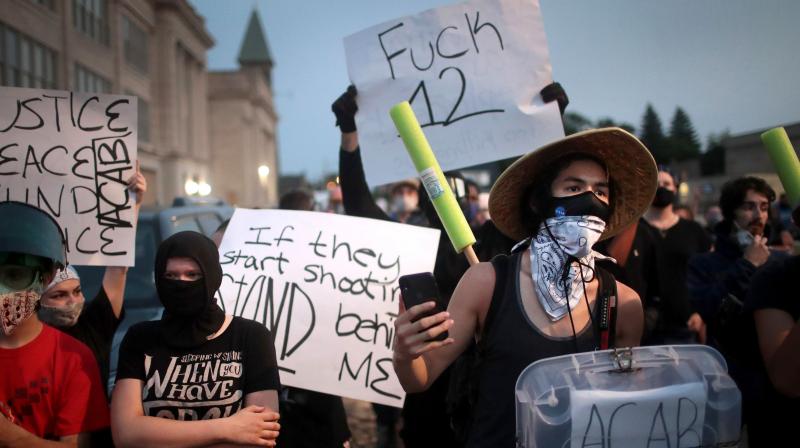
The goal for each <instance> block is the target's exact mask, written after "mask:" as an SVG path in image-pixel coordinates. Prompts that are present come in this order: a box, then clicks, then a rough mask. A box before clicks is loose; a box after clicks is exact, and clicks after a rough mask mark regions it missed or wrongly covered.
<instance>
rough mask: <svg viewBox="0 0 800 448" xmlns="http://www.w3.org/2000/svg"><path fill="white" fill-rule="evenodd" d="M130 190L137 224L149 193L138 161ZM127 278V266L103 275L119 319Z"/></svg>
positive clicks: (106, 290) (111, 268)
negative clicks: (143, 202) (133, 198)
mask: <svg viewBox="0 0 800 448" xmlns="http://www.w3.org/2000/svg"><path fill="white" fill-rule="evenodd" d="M128 189H130V190H131V192H132V193H133V194H134V197H135V201H134V205H133V221H134V222H136V221H137V220H138V219H139V208H140V207H141V206H142V200H143V199H144V194H145V192H147V179H145V177H144V175H143V174H142V171H141V170H140V169H139V161H138V160H137V161H136V173H134V175H133V176H131V178H130V179H128ZM127 277H128V267H127V266H109V267H107V268H106V271H105V273H104V274H103V289H104V290H105V292H106V296H107V297H108V301H109V302H111V309H112V310H114V315H115V316H117V318H119V317H120V315H121V314H122V303H123V301H124V299H125V280H126V279H127Z"/></svg>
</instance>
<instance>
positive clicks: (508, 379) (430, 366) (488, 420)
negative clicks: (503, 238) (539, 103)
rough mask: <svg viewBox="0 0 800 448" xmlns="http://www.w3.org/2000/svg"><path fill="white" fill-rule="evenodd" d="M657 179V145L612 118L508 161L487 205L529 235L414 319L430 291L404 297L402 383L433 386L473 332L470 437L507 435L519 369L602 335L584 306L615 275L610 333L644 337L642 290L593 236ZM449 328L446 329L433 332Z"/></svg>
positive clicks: (508, 438) (508, 440) (398, 347)
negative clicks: (610, 123)
mask: <svg viewBox="0 0 800 448" xmlns="http://www.w3.org/2000/svg"><path fill="white" fill-rule="evenodd" d="M655 189H656V166H655V163H654V162H653V159H652V156H650V153H649V152H648V151H647V149H646V148H645V147H644V145H642V144H641V143H640V142H639V141H638V140H637V139H636V138H635V137H634V136H632V135H631V134H629V133H627V132H626V131H623V130H622V129H618V128H607V129H598V130H591V131H586V132H581V133H578V134H573V135H571V136H569V137H567V138H565V139H562V140H559V141H557V142H555V143H552V144H549V145H546V146H544V147H542V148H540V149H538V150H536V151H534V152H532V153H529V154H527V155H526V156H524V157H522V158H521V159H519V160H518V161H517V162H515V163H514V164H513V165H512V166H511V167H510V168H508V169H507V170H506V171H505V172H504V173H503V175H502V176H501V177H500V178H499V179H498V180H497V182H496V183H495V185H494V187H493V188H492V192H491V196H490V204H489V206H490V211H491V215H492V219H493V220H494V221H495V223H496V225H497V227H498V228H499V229H500V230H501V231H503V232H504V233H505V234H506V235H508V236H509V237H510V238H513V239H517V240H519V239H523V238H526V237H528V238H529V239H528V240H526V241H525V242H524V243H522V244H521V245H520V248H521V249H522V250H517V251H515V253H514V254H513V255H510V256H498V257H496V258H495V259H494V260H493V261H492V262H491V263H480V264H478V265H476V266H473V267H471V268H470V269H469V270H468V271H467V273H466V274H465V275H464V277H463V278H462V279H461V282H460V283H459V284H458V287H457V288H456V291H455V293H454V294H453V297H452V299H451V301H450V305H449V306H448V309H447V311H444V312H441V313H438V314H435V315H433V316H429V317H424V318H421V319H420V317H421V316H422V315H424V313H426V312H428V311H430V310H431V308H432V306H433V302H428V303H425V304H421V305H417V306H414V307H412V308H410V309H408V310H403V309H401V314H400V316H399V317H398V318H397V320H396V321H395V329H396V330H395V335H396V336H395V343H394V366H395V371H396V372H397V375H398V378H399V380H400V383H401V384H402V385H403V388H404V389H405V390H406V391H407V392H417V391H420V390H425V389H426V388H428V387H430V385H431V384H432V383H433V381H435V379H436V378H437V377H438V376H439V374H440V373H441V372H442V371H443V370H444V369H446V368H447V366H449V365H450V363H452V362H453V361H454V360H455V359H456V358H457V357H458V356H459V354H460V353H461V352H462V351H463V350H464V349H465V348H466V347H468V346H469V344H470V341H471V340H472V339H473V338H475V339H477V340H478V344H479V345H478V347H479V349H478V352H479V353H480V354H481V355H480V356H481V363H480V364H479V368H478V371H477V372H476V373H477V377H478V384H477V397H476V400H477V401H476V404H475V414H474V416H473V419H472V422H473V423H472V426H471V428H470V430H469V433H468V440H467V444H466V446H468V447H486V446H492V447H506V446H507V447H511V446H514V431H515V428H514V422H515V414H514V385H515V382H516V379H517V377H518V376H519V374H520V372H521V371H522V370H523V369H524V368H525V367H527V366H528V365H530V364H531V363H532V362H535V361H536V360H539V359H543V358H548V357H552V356H558V355H563V354H568V353H574V352H579V351H590V350H594V349H595V348H598V347H601V346H602V345H603V344H602V332H601V327H600V325H599V320H598V319H599V318H600V317H601V316H602V315H604V314H602V313H603V312H604V311H605V310H606V309H605V308H603V307H597V306H595V310H594V311H592V310H591V308H592V306H593V304H595V303H596V302H597V299H600V298H601V296H605V297H610V295H613V292H611V291H612V290H613V287H614V286H615V287H616V290H617V294H616V297H617V301H616V307H615V310H617V314H616V320H615V321H616V327H615V328H611V329H609V330H610V331H611V333H614V334H613V337H611V341H612V344H613V343H614V341H615V343H616V345H618V346H635V345H638V344H639V340H640V337H641V333H642V325H643V315H642V307H641V303H640V302H639V298H638V297H637V295H636V293H635V292H634V291H633V290H632V289H630V288H629V287H627V286H625V285H623V284H621V283H619V282H616V281H614V280H613V277H611V276H606V275H605V274H604V272H605V271H603V270H602V268H600V267H599V266H596V265H595V260H596V259H597V258H602V255H600V254H598V253H596V252H594V251H593V250H592V246H593V245H594V243H595V242H597V241H598V240H599V239H605V238H608V237H610V236H613V235H615V234H616V233H617V232H619V231H621V230H622V229H623V228H625V227H626V226H628V225H629V224H631V223H632V222H633V221H635V220H636V219H637V218H638V217H639V216H640V215H641V214H642V213H643V212H644V210H645V208H646V207H647V206H648V204H649V203H650V201H651V200H652V196H653V193H654V191H655ZM601 278H604V279H605V280H604V281H603V282H601V281H600V280H599V279H601ZM606 281H608V282H611V283H605V282H606ZM601 283H603V284H601ZM600 291H603V293H602V294H601V293H600ZM581 302H585V306H584V304H583V303H581ZM613 321H614V320H613V319H612V322H613ZM444 331H449V337H448V338H447V339H445V340H444V341H430V338H434V337H436V336H438V335H439V334H441V333H443V332H444Z"/></svg>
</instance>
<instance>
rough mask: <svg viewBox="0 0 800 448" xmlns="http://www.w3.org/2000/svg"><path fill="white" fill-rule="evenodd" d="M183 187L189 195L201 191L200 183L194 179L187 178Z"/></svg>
mask: <svg viewBox="0 0 800 448" xmlns="http://www.w3.org/2000/svg"><path fill="white" fill-rule="evenodd" d="M183 189H184V190H185V191H186V194H188V195H189V196H194V195H196V194H197V192H198V191H200V185H199V184H198V183H197V182H195V181H194V180H192V179H187V180H186V183H185V184H183Z"/></svg>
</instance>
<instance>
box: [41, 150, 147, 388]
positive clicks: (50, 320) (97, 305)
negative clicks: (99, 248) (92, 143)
mask: <svg viewBox="0 0 800 448" xmlns="http://www.w3.org/2000/svg"><path fill="white" fill-rule="evenodd" d="M128 188H129V189H130V191H131V192H132V193H133V195H134V207H133V222H134V223H135V222H136V221H137V219H138V217H139V208H140V207H141V204H142V199H144V194H145V192H147V181H146V180H145V177H144V175H142V173H141V171H139V166H138V164H137V166H136V173H135V174H134V175H133V176H132V177H131V178H130V179H129V180H128ZM127 276H128V268H127V267H125V266H108V267H106V269H105V273H104V274H103V283H102V285H101V287H100V290H99V291H98V292H97V295H96V296H95V298H94V299H93V300H91V301H89V302H87V301H86V299H85V298H84V296H83V290H82V289H81V283H80V277H79V276H78V272H77V271H76V270H75V269H74V268H72V267H71V266H68V267H66V268H64V269H62V270H59V271H58V272H57V273H56V275H55V277H54V278H53V281H52V282H50V284H49V285H48V286H47V288H45V291H44V293H43V294H42V300H41V307H40V308H39V312H38V314H39V320H41V321H42V322H44V323H46V324H48V325H50V326H53V327H55V328H58V329H59V330H61V331H63V332H65V333H67V334H68V335H70V336H72V337H74V338H75V339H77V340H79V341H81V342H83V343H84V344H86V346H87V347H89V349H90V350H91V351H92V353H94V356H95V358H96V359H97V363H98V365H99V366H100V378H101V379H102V381H103V385H104V389H105V386H106V385H107V384H108V372H109V367H110V366H109V361H110V358H111V343H112V341H113V339H114V332H116V331H117V327H119V323H120V322H121V321H122V318H123V317H124V310H123V306H122V305H123V301H124V300H125V280H126V278H127Z"/></svg>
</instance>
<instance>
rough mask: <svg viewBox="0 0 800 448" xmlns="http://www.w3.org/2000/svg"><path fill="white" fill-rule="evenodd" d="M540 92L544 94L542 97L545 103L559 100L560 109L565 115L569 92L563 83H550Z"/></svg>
mask: <svg viewBox="0 0 800 448" xmlns="http://www.w3.org/2000/svg"><path fill="white" fill-rule="evenodd" d="M539 93H541V94H542V99H543V100H544V102H545V103H549V102H551V101H558V109H559V110H560V111H561V115H564V109H566V108H567V105H568V104H569V98H568V97H567V92H565V91H564V88H563V87H561V84H559V83H557V82H554V83H552V84H549V85H547V86H545V88H544V89H542V91H541V92H539Z"/></svg>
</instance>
